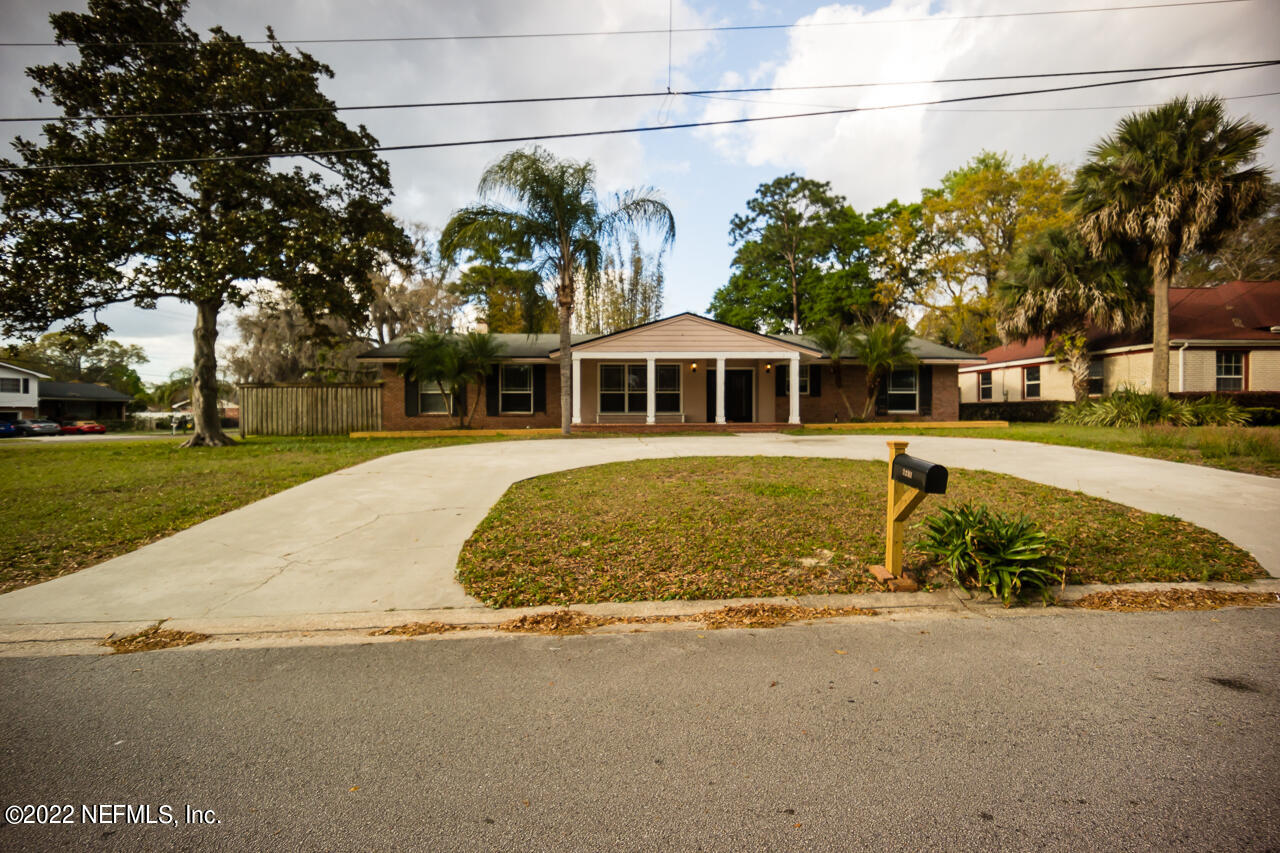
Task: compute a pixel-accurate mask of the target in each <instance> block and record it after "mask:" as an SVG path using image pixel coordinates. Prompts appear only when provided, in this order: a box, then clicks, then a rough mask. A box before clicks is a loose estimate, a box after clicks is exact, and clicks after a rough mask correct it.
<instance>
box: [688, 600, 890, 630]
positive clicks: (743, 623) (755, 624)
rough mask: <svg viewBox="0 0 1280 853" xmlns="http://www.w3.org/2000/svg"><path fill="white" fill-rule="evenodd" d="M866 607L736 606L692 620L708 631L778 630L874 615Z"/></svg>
mask: <svg viewBox="0 0 1280 853" xmlns="http://www.w3.org/2000/svg"><path fill="white" fill-rule="evenodd" d="M875 613H876V611H874V610H868V609H865V608H862V607H802V606H800V605H798V604H735V605H733V606H730V607H721V608H720V609H719V610H712V611H709V612H707V613H700V614H698V615H697V616H693V617H690V618H691V619H697V620H699V621H701V622H703V623H704V624H705V625H706V626H707V627H708V628H712V629H718V628H776V627H777V626H779V625H785V624H787V623H788V622H798V621H800V620H804V619H832V618H835V617H837V616H874V615H875Z"/></svg>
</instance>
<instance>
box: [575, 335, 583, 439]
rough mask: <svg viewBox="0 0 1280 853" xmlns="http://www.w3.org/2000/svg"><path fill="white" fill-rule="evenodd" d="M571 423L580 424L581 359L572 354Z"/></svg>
mask: <svg viewBox="0 0 1280 853" xmlns="http://www.w3.org/2000/svg"><path fill="white" fill-rule="evenodd" d="M573 422H574V423H575V424H580V423H582V359H581V358H579V357H578V354H577V353H576V352H575V353H574V354H573Z"/></svg>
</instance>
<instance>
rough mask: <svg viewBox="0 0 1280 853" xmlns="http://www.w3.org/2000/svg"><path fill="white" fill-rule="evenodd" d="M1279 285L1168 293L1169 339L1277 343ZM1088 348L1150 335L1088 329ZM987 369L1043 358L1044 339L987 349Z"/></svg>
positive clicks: (1138, 341)
mask: <svg viewBox="0 0 1280 853" xmlns="http://www.w3.org/2000/svg"><path fill="white" fill-rule="evenodd" d="M1274 326H1280V281H1232V282H1228V283H1226V284H1220V285H1218V286H1217V287H1173V288H1170V289H1169V341H1170V342H1171V343H1181V342H1183V341H1191V342H1193V343H1194V342H1196V341H1239V342H1240V344H1241V346H1248V345H1249V343H1250V342H1257V343H1265V344H1271V345H1277V344H1280V334H1277V333H1276V332H1273V331H1271V329H1272V327H1274ZM1088 338H1089V350H1090V351H1091V352H1098V351H1101V350H1106V349H1112V348H1115V347H1127V346H1141V345H1144V344H1146V345H1148V346H1149V345H1150V344H1151V333H1150V332H1130V333H1121V334H1115V333H1110V332H1098V331H1091V332H1089V335H1088ZM982 355H983V357H984V358H985V359H986V360H987V365H993V364H1005V363H1007V362H1011V361H1025V360H1028V359H1041V358H1046V357H1047V356H1046V355H1045V339H1044V338H1030V339H1028V340H1027V341H1026V342H1025V343H1020V342H1017V341H1015V342H1013V343H1009V344H1005V345H1004V346H998V347H995V348H993V349H989V350H987V351H986V352H984V353H983V354H982Z"/></svg>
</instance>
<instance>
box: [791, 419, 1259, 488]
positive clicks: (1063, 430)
mask: <svg viewBox="0 0 1280 853" xmlns="http://www.w3.org/2000/svg"><path fill="white" fill-rule="evenodd" d="M833 432H836V433H838V432H840V430H825V429H798V430H793V431H792V434H793V435H830V434H832V433H833ZM880 433H893V434H895V435H937V436H961V437H965V438H1002V439H1009V440H1011V441H1039V442H1042V443H1044V444H1065V445H1069V446H1071V447H1088V448H1091V449H1093V450H1107V451H1110V452H1112V453H1128V454H1131V455H1133V456H1149V457H1151V458H1153V459H1167V460H1170V461H1172V462H1188V463H1191V464H1193V465H1207V466H1210V467H1213V468H1225V469H1227V470H1229V471H1243V472H1245V473H1247V474H1261V475H1263V476H1266V477H1280V427H1083V426H1067V425H1065V424H1034V423H1014V424H1010V425H1009V427H1008V429H998V428H985V429H928V430H924V429H912V428H911V426H910V425H906V424H904V425H903V426H901V427H889V426H886V427H885V428H884V429H883V430H880V429H875V430H857V431H856V432H851V433H850V434H855V435H867V434H872V435H876V434H880Z"/></svg>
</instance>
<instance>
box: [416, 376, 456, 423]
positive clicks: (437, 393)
mask: <svg viewBox="0 0 1280 853" xmlns="http://www.w3.org/2000/svg"><path fill="white" fill-rule="evenodd" d="M451 397H452V395H451V394H446V393H443V392H441V390H440V388H439V386H437V385H436V384H435V383H434V382H419V383H418V414H420V415H448V414H452V413H453V406H452V405H451V403H452V400H451Z"/></svg>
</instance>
